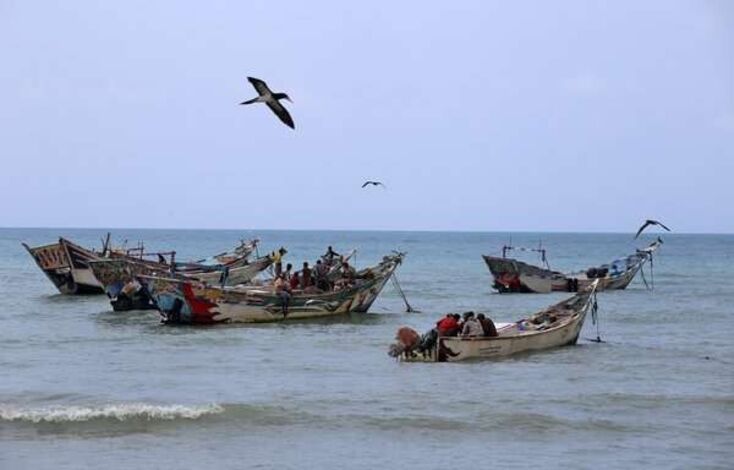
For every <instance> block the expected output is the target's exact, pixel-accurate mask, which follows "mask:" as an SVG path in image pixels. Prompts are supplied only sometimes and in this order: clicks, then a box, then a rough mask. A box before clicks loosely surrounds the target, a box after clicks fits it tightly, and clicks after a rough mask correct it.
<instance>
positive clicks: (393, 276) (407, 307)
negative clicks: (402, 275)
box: [390, 273, 420, 313]
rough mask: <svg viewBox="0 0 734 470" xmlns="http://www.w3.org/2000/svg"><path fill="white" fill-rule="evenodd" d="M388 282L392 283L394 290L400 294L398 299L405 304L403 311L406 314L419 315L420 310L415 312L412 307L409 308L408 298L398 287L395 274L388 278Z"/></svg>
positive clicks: (398, 283)
mask: <svg viewBox="0 0 734 470" xmlns="http://www.w3.org/2000/svg"><path fill="white" fill-rule="evenodd" d="M390 280H391V281H392V285H393V286H394V287H395V290H396V291H398V294H400V297H402V298H403V302H405V311H406V312H408V313H420V310H415V309H414V308H413V307H411V306H410V303H408V298H407V297H406V296H405V292H403V288H402V287H400V282H399V281H398V275H397V274H396V273H392V276H390Z"/></svg>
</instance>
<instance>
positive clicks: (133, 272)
mask: <svg viewBox="0 0 734 470" xmlns="http://www.w3.org/2000/svg"><path fill="white" fill-rule="evenodd" d="M271 264H272V259H271V258H270V256H263V257H260V258H258V259H256V260H254V261H251V262H249V261H247V260H246V259H242V258H236V259H230V264H225V265H220V266H219V267H218V268H217V269H216V270H214V269H211V267H210V266H206V269H204V268H203V267H202V268H201V269H200V270H198V271H197V270H195V269H193V263H186V266H187V267H188V269H186V270H184V271H176V270H172V269H171V265H170V264H166V263H159V262H153V261H149V260H145V259H133V258H130V257H117V258H105V259H98V260H93V261H90V262H89V265H90V267H91V269H92V272H93V273H94V276H95V277H96V278H97V279H98V280H99V282H100V283H101V284H102V285H103V286H104V292H105V293H106V294H107V296H108V297H109V299H110V303H111V304H112V309H113V310H114V311H116V312H122V311H127V310H147V309H153V308H155V304H154V303H153V301H152V299H151V298H150V296H149V295H148V294H147V292H146V290H145V289H142V286H141V284H140V283H139V282H138V281H137V280H136V277H137V276H141V275H148V276H155V275H160V276H174V277H181V278H185V279H189V278H190V279H196V280H199V281H202V282H206V283H209V284H219V283H223V284H224V285H228V286H233V285H238V284H245V283H248V282H250V281H251V280H252V279H253V278H254V277H255V276H257V275H258V274H260V273H261V272H262V271H264V270H265V269H267V268H268V267H269V266H270V265H271ZM231 266H234V267H231Z"/></svg>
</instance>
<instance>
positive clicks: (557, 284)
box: [482, 241, 662, 294]
mask: <svg viewBox="0 0 734 470" xmlns="http://www.w3.org/2000/svg"><path fill="white" fill-rule="evenodd" d="M661 243H662V242H661V241H656V242H654V243H652V244H651V245H650V246H648V247H647V248H645V249H643V250H638V251H637V253H635V254H634V255H630V256H628V257H626V258H624V259H621V260H615V261H614V262H612V263H610V264H609V265H605V269H604V270H603V271H602V272H603V274H598V275H596V274H594V273H593V272H592V273H591V274H592V275H591V276H590V275H589V274H590V273H589V272H588V271H587V272H575V273H566V274H564V273H560V272H557V271H551V270H549V269H545V268H541V267H538V266H534V265H531V264H528V263H524V262H522V261H518V260H516V259H512V258H500V257H496V256H488V255H483V256H482V258H483V259H484V261H485V263H486V264H487V267H488V268H489V271H490V273H491V274H492V277H493V285H492V287H493V288H494V289H496V290H497V291H498V292H500V293H536V294H544V293H548V292H579V291H582V290H584V289H586V288H587V287H589V286H590V285H591V284H592V283H593V282H595V281H598V287H597V289H598V290H621V289H625V288H627V286H628V285H629V284H630V283H631V282H632V280H633V279H634V278H635V276H636V275H637V273H638V272H639V271H640V269H642V267H643V266H644V264H645V263H646V262H647V261H648V260H649V259H650V258H651V256H652V254H653V253H654V252H655V251H656V250H657V249H658V247H659V246H660V244H661ZM610 267H611V268H612V269H609V268H610Z"/></svg>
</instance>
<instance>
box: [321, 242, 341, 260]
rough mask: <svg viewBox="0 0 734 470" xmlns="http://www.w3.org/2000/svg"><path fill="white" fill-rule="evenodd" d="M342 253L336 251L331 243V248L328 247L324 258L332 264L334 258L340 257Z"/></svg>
mask: <svg viewBox="0 0 734 470" xmlns="http://www.w3.org/2000/svg"><path fill="white" fill-rule="evenodd" d="M340 256H341V255H340V254H339V253H337V252H336V251H334V249H333V248H332V247H331V245H329V248H327V249H326V254H325V255H324V258H325V259H326V261H327V262H328V263H329V264H331V263H332V262H333V261H334V258H338V257H340Z"/></svg>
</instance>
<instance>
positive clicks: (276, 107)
mask: <svg viewBox="0 0 734 470" xmlns="http://www.w3.org/2000/svg"><path fill="white" fill-rule="evenodd" d="M247 81H248V82H250V83H252V86H253V87H255V90H257V93H258V95H260V96H258V97H257V98H253V99H251V100H247V101H243V102H242V103H240V104H252V103H265V104H267V105H268V108H270V109H271V110H272V111H273V112H274V113H275V115H276V116H278V118H280V120H281V121H283V124H285V125H286V126H288V127H290V128H291V129H295V128H296V126H295V124H293V118H291V115H290V114H288V110H287V109H285V108H284V107H283V105H282V104H280V101H278V100H288V101H291V99H290V98H289V97H288V95H286V94H285V93H273V92H272V91H270V88H268V85H267V84H266V83H265V82H264V81H262V80H260V79H259V78H253V77H247ZM291 103H292V101H291Z"/></svg>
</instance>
